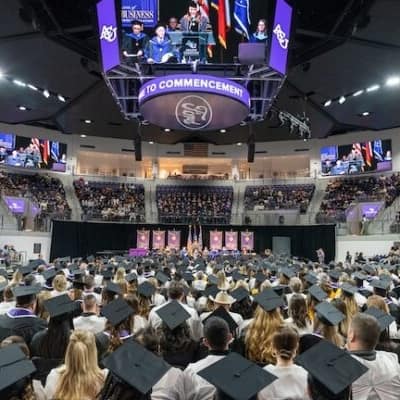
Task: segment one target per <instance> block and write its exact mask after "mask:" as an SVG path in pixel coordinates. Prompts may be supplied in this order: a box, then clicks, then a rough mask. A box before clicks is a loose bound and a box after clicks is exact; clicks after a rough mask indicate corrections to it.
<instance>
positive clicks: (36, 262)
mask: <svg viewBox="0 0 400 400" xmlns="http://www.w3.org/2000/svg"><path fill="white" fill-rule="evenodd" d="M43 264H44V265H45V264H46V261H44V260H41V259H40V258H38V259H37V260H29V263H28V266H29V267H31V268H32V269H36V268H37V267H38V266H39V265H43Z"/></svg>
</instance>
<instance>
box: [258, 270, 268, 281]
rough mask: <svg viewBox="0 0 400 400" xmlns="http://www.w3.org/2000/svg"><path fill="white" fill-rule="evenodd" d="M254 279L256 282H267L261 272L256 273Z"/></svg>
mask: <svg viewBox="0 0 400 400" xmlns="http://www.w3.org/2000/svg"><path fill="white" fill-rule="evenodd" d="M255 279H256V281H257V282H259V283H263V282H264V281H265V280H267V276H266V275H265V274H264V273H263V272H262V271H258V272H257V273H256V275H255Z"/></svg>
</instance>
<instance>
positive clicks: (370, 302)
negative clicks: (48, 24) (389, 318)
mask: <svg viewBox="0 0 400 400" xmlns="http://www.w3.org/2000/svg"><path fill="white" fill-rule="evenodd" d="M371 307H373V308H377V309H378V310H381V311H382V312H384V313H386V314H389V313H390V312H389V306H388V305H387V304H386V302H385V299H384V298H383V297H382V296H378V295H377V294H374V295H372V296H369V297H368V299H367V308H371Z"/></svg>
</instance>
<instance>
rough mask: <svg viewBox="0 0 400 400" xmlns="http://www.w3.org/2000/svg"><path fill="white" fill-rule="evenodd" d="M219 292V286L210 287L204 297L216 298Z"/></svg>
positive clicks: (206, 289) (205, 291)
mask: <svg viewBox="0 0 400 400" xmlns="http://www.w3.org/2000/svg"><path fill="white" fill-rule="evenodd" d="M218 292H219V289H218V287H217V285H209V286H207V287H206V288H205V290H204V292H203V295H204V296H205V297H210V296H212V297H215V296H216V295H217V293H218Z"/></svg>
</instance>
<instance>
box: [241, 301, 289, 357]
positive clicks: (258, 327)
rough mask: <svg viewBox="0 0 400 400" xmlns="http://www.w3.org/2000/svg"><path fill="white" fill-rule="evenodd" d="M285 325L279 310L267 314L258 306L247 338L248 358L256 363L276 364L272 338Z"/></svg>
mask: <svg viewBox="0 0 400 400" xmlns="http://www.w3.org/2000/svg"><path fill="white" fill-rule="evenodd" d="M283 325H284V322H283V319H282V316H281V313H280V312H279V310H278V309H275V310H272V311H269V312H266V311H264V309H263V308H261V307H260V306H257V308H256V311H255V314H254V319H253V321H252V322H251V324H250V325H249V328H248V330H247V333H246V337H245V345H246V357H247V358H248V359H249V360H251V361H254V362H260V363H272V364H275V362H276V359H275V356H274V355H273V349H272V336H273V335H274V334H275V333H276V332H277V331H278V330H280V329H281V328H282V327H283Z"/></svg>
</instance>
